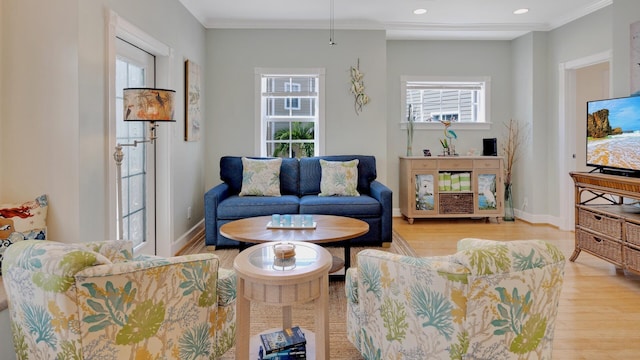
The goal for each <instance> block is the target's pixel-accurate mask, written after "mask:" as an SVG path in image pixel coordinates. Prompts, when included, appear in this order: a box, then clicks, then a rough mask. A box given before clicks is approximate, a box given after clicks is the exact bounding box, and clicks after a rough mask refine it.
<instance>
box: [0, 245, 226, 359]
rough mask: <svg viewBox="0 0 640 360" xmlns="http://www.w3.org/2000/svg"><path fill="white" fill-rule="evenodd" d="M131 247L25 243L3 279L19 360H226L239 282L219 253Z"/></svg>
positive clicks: (13, 251) (13, 252) (10, 253)
mask: <svg viewBox="0 0 640 360" xmlns="http://www.w3.org/2000/svg"><path fill="white" fill-rule="evenodd" d="M132 254H133V251H132V244H131V242H129V241H104V242H93V243H83V244H66V243H59V242H53V241H46V240H45V241H42V240H26V241H21V242H18V243H15V244H13V245H12V246H11V247H9V248H8V249H7V251H6V253H5V258H4V262H3V263H2V273H3V278H4V284H5V289H6V291H7V297H8V300H9V316H10V319H11V331H12V334H13V343H14V347H15V351H16V354H17V358H18V359H134V358H135V359H157V358H162V359H196V358H208V359H216V358H219V357H220V356H221V355H222V354H223V353H224V352H225V351H227V350H228V349H229V348H231V347H232V346H233V344H234V342H235V297H236V284H235V283H236V277H235V273H234V272H233V271H230V270H224V269H219V268H218V265H219V261H218V258H217V257H216V256H215V255H213V254H197V255H188V256H177V257H170V258H160V257H140V258H137V259H134V258H133V257H132Z"/></svg>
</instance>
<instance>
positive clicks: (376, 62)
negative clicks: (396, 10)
mask: <svg viewBox="0 0 640 360" xmlns="http://www.w3.org/2000/svg"><path fill="white" fill-rule="evenodd" d="M335 38H336V42H337V43H338V45H336V46H329V45H328V42H329V39H328V33H327V32H326V31H321V30H320V31H318V30H296V31H288V30H208V31H207V40H206V48H207V86H208V88H209V92H208V95H207V98H206V101H205V103H206V104H207V113H208V118H207V122H208V126H207V131H206V137H207V149H206V153H207V156H206V158H207V161H206V179H207V180H206V185H207V188H209V187H211V186H213V185H216V184H218V183H220V176H219V172H220V170H219V159H220V156H223V155H243V156H247V155H258V154H259V148H258V147H257V146H256V144H255V141H254V139H255V132H256V131H257V130H258V127H259V123H256V118H255V111H254V98H255V94H256V91H255V86H254V74H255V68H258V67H261V68H324V69H325V87H326V89H325V90H326V91H325V96H326V100H325V111H326V112H325V124H326V127H325V138H326V148H325V149H324V153H323V154H324V155H334V154H365V155H374V156H376V159H377V165H378V179H379V180H380V181H382V182H387V180H388V172H387V168H388V165H387V155H386V152H387V143H388V139H387V127H386V121H387V120H386V116H385V115H386V108H387V94H388V92H387V89H386V80H387V78H386V68H387V63H386V51H385V49H386V40H385V33H384V32H383V31H336V33H335ZM358 58H360V71H362V72H363V73H364V84H365V89H366V90H365V92H366V94H367V95H369V97H370V98H371V101H370V102H369V104H367V105H365V107H364V109H363V111H362V112H361V113H360V115H356V113H355V110H354V107H353V100H354V98H353V96H352V95H351V93H350V92H349V89H350V82H349V68H350V67H351V66H355V65H356V64H357V61H358ZM394 176H395V175H394Z"/></svg>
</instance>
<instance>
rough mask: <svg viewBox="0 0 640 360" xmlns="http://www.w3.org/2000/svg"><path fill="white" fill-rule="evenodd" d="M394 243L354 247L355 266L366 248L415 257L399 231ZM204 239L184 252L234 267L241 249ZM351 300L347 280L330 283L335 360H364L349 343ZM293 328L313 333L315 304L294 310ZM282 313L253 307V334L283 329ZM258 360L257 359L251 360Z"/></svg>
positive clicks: (228, 356)
mask: <svg viewBox="0 0 640 360" xmlns="http://www.w3.org/2000/svg"><path fill="white" fill-rule="evenodd" d="M392 236H393V241H392V242H391V246H390V247H388V248H384V247H353V248H351V264H352V265H351V266H357V260H356V254H357V253H358V252H359V251H361V250H364V249H378V250H382V251H389V252H392V253H395V254H401V255H409V256H415V252H414V250H413V249H412V248H411V246H409V244H408V243H407V242H406V241H405V240H404V239H402V238H401V237H400V236H399V235H398V234H397V233H396V232H395V231H394V232H393V234H392ZM202 244H204V238H203V239H202V240H201V241H198V244H196V245H194V247H193V248H185V250H183V251H182V252H181V253H182V254H186V253H203V252H213V253H214V254H216V255H218V257H219V258H220V266H221V267H224V268H227V269H231V268H233V259H234V258H235V256H236V255H237V254H238V250H237V249H218V250H214V249H213V248H212V247H209V248H207V247H206V246H203V245H202ZM327 250H329V252H331V253H332V254H333V255H335V256H343V255H344V250H343V249H342V248H335V247H327ZM346 313H347V300H346V296H345V291H344V281H337V280H331V281H330V282H329V344H330V353H329V359H331V360H354V359H362V356H361V355H360V353H359V352H358V350H356V348H355V347H354V346H353V345H352V344H351V342H349V340H347V324H346ZM292 316H293V325H299V326H300V327H303V328H305V329H308V330H311V331H313V330H314V328H315V320H314V303H313V302H310V303H307V304H302V305H295V306H293V307H292ZM281 323H282V311H281V310H280V308H279V307H276V306H268V305H264V304H257V303H252V304H251V335H252V336H253V335H257V334H259V333H260V332H263V331H265V330H268V329H273V328H275V327H278V326H281V325H280V324H281ZM222 359H223V360H232V359H235V349H234V348H232V349H230V350H229V351H227V352H226V353H225V354H224V355H223V357H222ZM248 360H254V359H248Z"/></svg>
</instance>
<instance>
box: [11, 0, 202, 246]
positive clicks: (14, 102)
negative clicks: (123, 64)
mask: <svg viewBox="0 0 640 360" xmlns="http://www.w3.org/2000/svg"><path fill="white" fill-rule="evenodd" d="M1 1H2V10H3V11H2V14H1V16H2V19H1V22H0V23H1V28H2V34H3V37H2V63H1V65H2V68H1V69H2V70H1V72H0V74H1V76H2V78H1V84H0V85H1V89H2V90H1V91H2V93H3V94H6V95H7V96H3V97H2V100H1V102H0V126H1V128H2V130H3V131H2V134H1V135H0V136H1V138H0V139H1V141H0V159H1V161H2V164H3V171H2V172H0V183H1V184H2V187H1V188H0V199H1V200H2V201H3V202H13V201H24V200H26V199H32V198H35V196H37V195H40V194H43V193H46V194H48V195H49V200H50V207H49V214H48V222H47V225H48V228H49V237H50V238H51V239H56V240H60V241H65V242H78V241H91V240H101V239H105V238H107V237H108V235H109V229H108V223H109V221H108V220H109V217H111V216H112V215H111V214H109V213H108V211H107V209H108V207H109V206H108V193H107V192H108V184H109V183H110V182H111V181H112V180H111V179H110V178H108V173H107V169H108V165H109V162H111V161H113V158H112V156H111V154H112V153H113V149H111V148H109V146H108V122H107V99H108V97H107V79H106V75H107V72H106V70H107V59H106V57H107V52H106V51H107V49H106V44H105V39H106V36H107V35H106V34H107V33H106V29H107V24H106V20H105V19H106V16H105V13H106V12H107V11H109V10H113V11H114V12H116V13H118V14H119V15H120V16H121V17H123V18H125V19H126V20H127V21H129V22H130V23H132V24H135V25H136V26H137V27H139V28H140V29H141V30H142V31H144V32H146V33H147V34H149V35H150V36H152V37H154V38H155V39H157V40H158V41H161V42H163V43H165V44H166V45H168V46H169V47H171V48H172V49H173V57H174V62H173V66H172V68H171V69H170V70H169V72H170V73H169V74H165V76H167V77H168V78H169V79H170V81H171V83H172V84H173V85H174V87H175V89H176V90H177V95H176V96H177V99H178V107H177V108H178V111H177V112H176V113H177V120H178V121H177V122H176V123H175V124H173V125H170V126H171V128H168V129H165V130H163V131H164V132H165V134H167V135H165V138H164V139H161V141H171V143H172V146H171V150H172V161H171V163H172V170H173V171H172V174H173V175H172V176H173V177H174V178H173V179H172V180H173V181H172V184H173V187H172V189H171V190H172V199H170V202H171V203H172V211H173V214H172V215H173V219H174V221H173V224H172V228H173V231H172V234H170V235H169V237H170V238H172V239H176V238H177V237H179V236H181V235H182V234H184V233H185V232H187V231H188V230H189V229H190V228H191V227H193V226H195V224H197V222H198V221H199V220H201V219H202V217H203V210H202V208H203V200H202V193H203V189H204V170H203V169H204V143H205V141H204V140H203V141H200V142H197V143H186V142H184V141H182V139H183V134H184V129H183V127H184V125H183V121H184V116H183V111H182V109H184V101H183V98H184V90H183V87H184V85H183V84H184V76H183V60H184V59H186V58H189V59H192V60H194V61H195V62H197V63H200V64H202V65H203V66H204V65H205V50H204V48H205V43H204V37H205V30H204V28H203V27H202V25H200V23H199V22H198V21H197V20H195V19H194V18H193V16H191V14H190V13H189V12H187V10H186V9H185V8H184V7H183V6H182V5H181V4H180V3H179V2H178V1H175V0H137V1H135V2H131V1H127V0H113V1H108V0H102V1H81V0H63V1H56V2H50V1H41V0H1ZM33 9H37V11H34V10H33ZM150 9H153V10H152V11H151V10H150ZM151 12H152V13H153V15H154V16H149V14H150V13H151ZM9 29H10V31H9ZM185 39H188V41H185ZM203 81H204V79H203ZM189 205H191V206H192V207H193V210H194V214H193V218H192V220H190V221H187V220H186V207H187V206H189Z"/></svg>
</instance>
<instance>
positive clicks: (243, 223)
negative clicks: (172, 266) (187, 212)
mask: <svg viewBox="0 0 640 360" xmlns="http://www.w3.org/2000/svg"><path fill="white" fill-rule="evenodd" d="M312 216H313V221H314V222H315V223H316V227H315V228H307V229H293V228H290V229H287V228H283V229H279V228H267V225H268V224H269V223H270V221H271V216H257V217H251V218H245V219H240V220H235V221H232V222H229V223H226V224H224V225H222V226H221V227H220V234H222V236H225V237H227V238H229V239H232V240H236V241H239V242H240V243H241V246H240V248H241V249H242V248H243V247H244V246H243V244H242V243H253V244H259V243H264V242H271V241H282V242H294V241H304V242H309V243H314V244H326V243H335V245H336V246H342V247H344V268H345V272H346V269H348V268H349V266H351V244H350V242H349V240H350V239H353V238H355V237H358V236H360V235H363V234H366V233H367V232H369V224H367V223H366V222H364V221H362V220H359V219H354V218H350V217H345V216H335V215H312ZM342 267H343V264H342V263H336V265H335V266H334V267H333V268H332V269H331V271H330V272H335V271H336V270H337V269H340V268H342Z"/></svg>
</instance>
